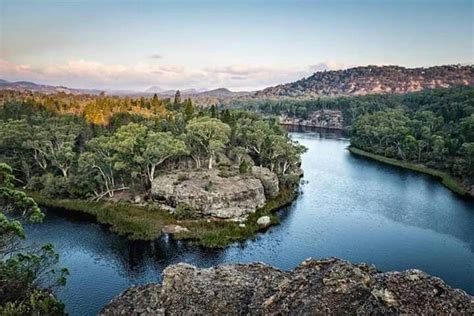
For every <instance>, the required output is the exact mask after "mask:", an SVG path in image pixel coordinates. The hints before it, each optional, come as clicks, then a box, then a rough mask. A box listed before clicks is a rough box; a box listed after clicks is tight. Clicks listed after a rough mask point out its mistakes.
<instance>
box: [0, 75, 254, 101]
mask: <svg viewBox="0 0 474 316" xmlns="http://www.w3.org/2000/svg"><path fill="white" fill-rule="evenodd" d="M0 90H14V91H21V92H25V91H31V92H39V93H45V94H52V93H60V92H63V93H70V94H91V95H99V94H100V93H102V92H104V93H105V94H107V95H117V96H151V95H153V94H155V93H156V94H157V95H159V96H162V97H173V96H174V95H175V93H176V91H177V90H164V89H161V88H160V87H158V86H153V87H150V88H148V89H146V90H145V91H134V90H108V91H105V90H98V89H76V88H68V87H64V86H52V85H43V84H37V83H34V82H29V81H16V82H10V81H7V80H4V79H0ZM180 93H181V96H184V97H194V98H196V97H204V98H227V97H232V96H240V95H247V94H249V92H242V91H239V92H233V91H230V90H229V89H226V88H218V89H213V90H197V89H183V90H180Z"/></svg>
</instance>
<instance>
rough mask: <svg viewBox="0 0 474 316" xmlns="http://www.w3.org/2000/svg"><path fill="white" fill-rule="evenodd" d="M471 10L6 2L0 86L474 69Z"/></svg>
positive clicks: (230, 82)
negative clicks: (360, 69) (378, 68)
mask: <svg viewBox="0 0 474 316" xmlns="http://www.w3.org/2000/svg"><path fill="white" fill-rule="evenodd" d="M473 21H474V11H473V1H472V0H468V1H462V0H448V1H437V0H432V1H428V0H398V1H395V0H362V1H356V0H353V1H335V0H332V1H329V0H327V1H298V0H293V1H256V0H254V1H222V0H221V1H139V0H138V1H111V0H98V1H90V0H85V1H75V0H62V1H59V0H56V1H52V0H0V77H2V78H6V79H10V80H36V81H41V82H44V83H49V84H64V85H68V86H74V87H84V88H92V87H96V88H106V89H145V88H147V87H148V86H151V85H158V86H161V87H163V88H188V87H197V88H216V87H221V86H226V87H229V88H231V89H234V90H243V89H258V88H262V87H265V86H268V85H273V84H278V83H283V82H287V81H293V80H296V79H299V78H301V77H303V76H308V75H310V74H311V73H312V72H314V71H316V70H322V69H339V68H345V67H351V66H356V65H367V64H398V65H403V66H408V67H415V66H430V65H440V64H453V63H472V62H473V58H474V57H473V54H474V53H473Z"/></svg>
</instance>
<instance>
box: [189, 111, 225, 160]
mask: <svg viewBox="0 0 474 316" xmlns="http://www.w3.org/2000/svg"><path fill="white" fill-rule="evenodd" d="M186 130H187V132H188V134H189V138H190V139H191V140H193V141H196V142H197V145H198V146H199V147H201V148H202V149H203V151H204V152H205V153H207V155H208V159H209V164H208V168H209V169H212V162H213V159H214V157H215V154H216V152H217V151H219V150H221V149H222V148H223V147H224V146H225V144H227V143H228V142H229V134H230V127H229V125H227V124H225V123H222V122H221V121H220V120H219V119H216V118H209V117H199V118H195V119H192V120H191V121H190V122H189V123H188V126H187V127H186Z"/></svg>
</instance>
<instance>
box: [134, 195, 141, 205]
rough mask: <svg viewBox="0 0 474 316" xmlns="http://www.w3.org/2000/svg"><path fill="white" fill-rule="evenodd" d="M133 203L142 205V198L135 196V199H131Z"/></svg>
mask: <svg viewBox="0 0 474 316" xmlns="http://www.w3.org/2000/svg"><path fill="white" fill-rule="evenodd" d="M133 203H135V204H141V203H143V198H142V197H141V196H140V195H135V197H134V198H133Z"/></svg>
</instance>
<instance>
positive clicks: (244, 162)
mask: <svg viewBox="0 0 474 316" xmlns="http://www.w3.org/2000/svg"><path fill="white" fill-rule="evenodd" d="M251 167H252V166H251V165H250V163H248V162H247V160H242V162H241V163H240V165H239V173H240V174H245V173H248V172H249V170H250V168H251Z"/></svg>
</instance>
